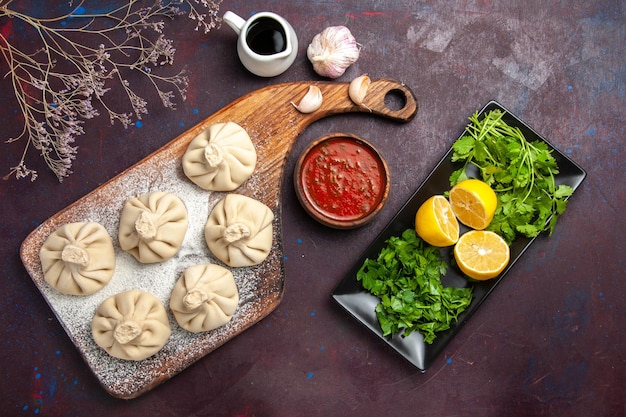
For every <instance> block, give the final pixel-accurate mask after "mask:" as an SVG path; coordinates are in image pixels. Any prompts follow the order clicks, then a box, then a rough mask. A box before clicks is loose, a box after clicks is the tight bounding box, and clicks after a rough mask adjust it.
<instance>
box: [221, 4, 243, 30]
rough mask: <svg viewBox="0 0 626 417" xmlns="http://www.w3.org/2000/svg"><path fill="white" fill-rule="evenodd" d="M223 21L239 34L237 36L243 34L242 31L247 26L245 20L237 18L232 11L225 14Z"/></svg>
mask: <svg viewBox="0 0 626 417" xmlns="http://www.w3.org/2000/svg"><path fill="white" fill-rule="evenodd" d="M222 20H223V21H224V22H226V23H227V24H228V26H230V27H231V28H232V29H233V30H234V31H235V33H237V35H239V34H240V33H241V29H243V26H244V25H245V24H246V21H245V20H243V19H242V18H241V17H239V16H237V15H236V14H235V13H233V12H231V11H230V10H229V11H227V12H226V13H224V16H223V17H222Z"/></svg>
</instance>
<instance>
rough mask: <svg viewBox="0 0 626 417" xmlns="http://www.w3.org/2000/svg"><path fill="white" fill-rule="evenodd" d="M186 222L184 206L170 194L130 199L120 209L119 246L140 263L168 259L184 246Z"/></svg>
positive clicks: (149, 194)
mask: <svg viewBox="0 0 626 417" xmlns="http://www.w3.org/2000/svg"><path fill="white" fill-rule="evenodd" d="M188 222H189V220H188V217H187V208H186V207H185V203H183V201H182V200H181V199H180V198H178V197H177V196H175V195H174V194H172V193H165V192H161V191H155V192H152V193H148V194H144V195H142V196H140V197H134V198H131V199H129V200H128V201H127V202H126V204H125V205H124V208H123V209H122V215H121V218H120V228H119V236H118V238H119V242H120V247H121V248H122V249H123V250H125V251H127V252H129V253H130V254H131V255H133V256H134V257H135V258H136V259H137V260H138V261H139V262H142V263H155V262H161V261H165V260H168V259H170V258H171V257H172V256H174V255H175V254H176V253H177V252H178V250H179V249H180V247H181V245H182V244H183V239H184V238H185V233H187V226H188Z"/></svg>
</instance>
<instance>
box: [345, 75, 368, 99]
mask: <svg viewBox="0 0 626 417" xmlns="http://www.w3.org/2000/svg"><path fill="white" fill-rule="evenodd" d="M371 83H372V80H371V79H370V77H368V75H367V74H363V75H361V76H360V77H356V78H355V79H354V80H352V81H351V82H350V86H349V87H348V95H349V96H350V100H352V101H353V102H354V104H357V105H359V106H363V100H364V99H365V96H366V94H367V89H368V88H369V86H370V84H371ZM364 107H366V106H364Z"/></svg>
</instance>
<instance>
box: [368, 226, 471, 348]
mask: <svg viewBox="0 0 626 417" xmlns="http://www.w3.org/2000/svg"><path fill="white" fill-rule="evenodd" d="M447 268H448V266H447V264H446V262H445V261H444V260H442V259H441V254H440V252H439V250H438V249H437V248H435V247H433V246H430V245H428V244H427V243H426V242H424V241H423V240H421V239H420V238H419V237H418V236H417V234H416V233H415V230H413V229H407V230H405V231H404V232H403V233H402V237H397V236H393V237H391V238H389V239H388V240H387V242H386V246H385V247H384V248H383V249H382V250H381V251H380V253H379V255H378V257H377V258H376V259H369V258H368V259H366V260H365V261H364V263H363V265H362V266H361V268H360V269H359V271H358V272H357V274H356V278H357V280H359V281H361V283H362V285H363V287H364V288H365V289H367V290H368V291H370V292H371V293H372V294H374V295H375V296H377V297H378V298H380V303H379V304H378V305H377V306H376V317H377V318H378V322H379V324H380V327H381V330H382V333H383V336H389V335H392V334H395V333H398V332H400V331H403V332H404V333H403V334H404V336H408V335H409V334H411V333H412V332H414V331H416V330H418V331H419V332H420V333H421V334H422V335H423V336H424V341H425V342H426V343H429V344H430V343H432V342H433V340H435V337H436V333H437V332H441V331H443V330H447V329H449V328H450V326H451V323H452V322H453V321H455V320H457V317H458V315H459V314H460V313H461V312H463V311H464V310H465V309H466V308H467V307H468V306H469V304H470V302H471V300H472V289H471V288H457V287H444V286H443V284H442V283H441V276H442V275H445V273H446V270H447Z"/></svg>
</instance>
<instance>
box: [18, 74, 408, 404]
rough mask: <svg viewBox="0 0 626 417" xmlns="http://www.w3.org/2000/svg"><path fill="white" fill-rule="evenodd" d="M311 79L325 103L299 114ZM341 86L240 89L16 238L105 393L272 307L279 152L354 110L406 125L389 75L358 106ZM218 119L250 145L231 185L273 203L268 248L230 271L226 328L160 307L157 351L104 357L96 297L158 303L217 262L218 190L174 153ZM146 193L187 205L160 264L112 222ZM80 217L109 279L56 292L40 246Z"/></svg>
mask: <svg viewBox="0 0 626 417" xmlns="http://www.w3.org/2000/svg"><path fill="white" fill-rule="evenodd" d="M310 85H317V86H318V87H319V88H320V89H321V90H322V94H323V98H324V101H323V104H322V107H321V108H320V109H319V110H317V111H315V112H314V113H309V114H302V113H300V112H299V111H297V110H296V109H295V108H294V106H293V105H292V104H291V103H292V102H294V103H298V102H299V101H300V99H301V98H302V97H303V96H304V95H305V94H306V92H307V91H308V88H309V86H310ZM348 86H349V84H348V83H339V82H315V81H312V82H294V83H286V84H277V85H273V86H269V87H266V88H263V89H260V90H257V91H254V92H252V93H250V94H247V95H245V96H243V97H241V98H240V99H238V100H236V101H234V102H233V103H231V104H229V105H228V106H226V107H224V108H223V109H221V110H219V111H218V112H216V113H215V114H213V115H212V116H210V117H208V118H206V119H205V120H203V121H202V122H201V123H199V124H197V125H196V126H194V127H193V128H191V129H189V130H188V131H186V132H185V133H183V134H182V135H180V136H179V137H177V138H176V139H174V140H172V141H171V142H169V143H168V144H166V145H165V146H163V147H162V148H160V149H158V150H157V151H155V152H154V153H153V154H151V155H149V156H148V157H146V158H145V159H143V160H141V161H140V162H138V163H137V164H135V165H133V166H132V167H130V168H128V169H127V170H125V171H124V172H122V173H120V174H119V175H118V176H116V177H115V178H113V179H111V180H110V181H108V182H107V183H105V184H103V185H102V186H100V187H99V188H97V189H96V190H94V191H92V192H91V193H89V194H87V195H86V196H84V197H83V198H81V199H79V200H78V201H76V202H75V203H73V204H71V205H70V206H68V207H67V208H65V209H63V210H61V211H60V212H59V213H57V214H55V215H54V216H52V217H51V218H50V219H48V220H46V221H45V222H44V223H42V224H41V225H40V226H39V227H37V229H35V230H34V231H33V232H32V233H31V234H30V235H29V236H28V237H27V238H26V239H25V240H24V242H23V244H22V247H21V257H22V261H23V263H24V266H25V267H26V269H27V271H28V273H29V274H30V276H31V278H32V280H33V282H34V283H35V285H36V286H37V288H38V289H39V290H40V291H41V293H42V295H43V296H44V298H45V300H46V301H47V302H48V304H49V305H50V307H51V309H52V311H53V312H54V314H55V315H56V317H57V318H58V319H59V322H60V323H61V325H62V326H63V328H64V329H65V331H66V332H67V334H68V336H69V337H70V339H71V340H72V341H73V343H74V344H75V345H76V347H77V348H78V350H79V351H80V353H81V355H82V356H83V358H84V360H85V362H86V363H87V365H88V366H89V367H90V369H91V370H92V371H93V373H94V374H95V376H96V378H97V379H98V381H99V382H100V384H101V385H102V386H103V387H104V389H105V390H106V391H107V392H109V393H110V394H111V395H113V396H115V397H119V398H125V399H130V398H134V397H137V396H139V395H140V394H142V393H144V392H146V391H148V390H150V389H152V388H153V387H155V386H156V385H158V384H159V383H161V382H163V381H165V380H167V379H169V378H170V377H172V376H173V375H175V374H177V373H178V372H180V371H182V370H183V369H185V368H186V367H187V366H189V365H190V364H192V363H194V362H195V361H197V360H198V359H200V358H202V357H203V356H205V355H206V354H208V353H209V352H211V351H213V350H214V349H216V348H217V347H219V346H221V345H222V344H224V343H225V342H227V341H228V340H230V339H232V338H233V337H235V336H237V335H238V334H240V333H241V332H243V331H244V330H246V329H247V328H249V327H250V326H252V325H253V324H255V323H257V322H258V321H259V320H261V319H262V318H264V317H266V316H267V315H268V314H269V313H270V312H272V311H273V310H274V309H275V308H276V307H277V306H278V304H279V303H280V301H281V299H282V296H283V290H284V280H285V277H284V265H283V248H282V223H281V216H280V213H281V210H280V190H281V182H282V178H283V169H284V166H285V162H286V159H287V155H288V154H289V151H290V150H291V148H292V145H293V144H294V142H295V140H296V138H297V137H298V135H299V134H300V133H301V132H302V131H303V130H304V129H306V127H307V126H309V125H310V124H311V123H313V122H314V121H316V120H319V119H321V118H323V117H327V116H331V115H333V114H339V113H349V112H363V113H369V114H372V115H377V116H382V117H385V118H389V119H393V120H396V121H398V122H408V121H410V120H411V119H412V118H413V117H414V116H415V114H416V112H417V109H418V105H417V101H416V99H415V96H414V94H413V93H412V91H411V90H410V89H409V88H408V87H407V86H405V85H404V84H402V83H400V82H397V81H394V80H390V79H379V80H373V81H372V84H371V85H370V88H369V90H368V92H367V95H366V97H365V100H364V103H363V105H362V106H357V105H355V104H354V103H353V102H352V101H351V100H350V98H349V96H348ZM391 98H393V100H390V99H391ZM386 102H387V103H393V106H392V105H388V104H386ZM223 122H235V123H237V124H239V125H240V126H242V127H243V128H244V129H245V130H246V131H247V132H248V134H249V135H250V137H251V138H252V141H253V143H254V145H255V148H256V151H257V166H256V168H255V171H254V173H253V175H252V176H251V177H250V178H249V179H248V180H247V181H246V182H245V183H244V184H242V185H241V186H240V187H239V188H238V189H236V190H235V191H233V192H234V193H239V194H244V195H247V196H249V197H252V198H255V199H257V200H259V201H261V202H263V203H264V204H266V205H267V206H268V207H270V208H271V209H272V210H273V212H274V214H275V220H274V224H273V228H274V242H273V247H272V251H271V253H270V255H269V256H268V258H267V259H266V260H265V261H264V262H263V263H261V264H260V265H257V266H254V267H247V268H231V270H232V271H233V275H234V276H235V280H236V283H237V286H238V288H239V293H240V302H239V306H238V310H237V313H236V314H235V316H234V317H233V319H232V320H231V321H230V322H229V323H228V324H227V325H224V326H222V327H221V328H219V329H216V330H213V331H210V332H205V333H201V334H191V333H188V332H186V331H185V330H183V329H182V328H180V327H179V326H178V325H177V324H176V322H175V320H174V319H173V316H172V314H171V312H169V308H168V314H169V316H170V324H171V326H172V336H171V337H170V340H169V341H168V343H167V344H166V345H165V346H164V348H163V349H162V350H161V351H160V352H159V353H157V354H155V355H154V356H152V357H150V358H148V359H145V360H143V361H138V362H135V361H124V360H120V359H116V358H113V357H111V356H109V355H108V354H107V353H106V352H104V350H102V349H101V348H100V347H98V346H97V345H96V344H95V342H94V341H93V338H92V336H91V319H92V317H93V315H94V313H95V310H96V308H97V306H98V305H99V304H100V303H101V302H102V301H103V300H104V299H106V298H108V297H110V296H112V295H114V294H116V293H118V292H121V291H125V290H128V289H141V290H144V291H147V292H150V293H152V294H154V295H155V296H157V297H158V298H159V299H160V300H161V301H162V302H163V304H164V305H165V306H166V308H167V307H168V306H169V296H170V292H171V289H172V287H173V286H174V283H175V282H176V280H177V279H178V277H179V276H180V274H181V273H182V271H183V270H184V269H185V268H186V267H188V266H191V265H193V264H198V263H209V262H212V263H217V262H218V261H216V260H215V259H214V258H213V256H212V255H211V254H210V252H209V251H208V248H207V247H206V243H205V242H204V236H203V229H204V224H205V222H206V218H207V216H208V213H209V212H210V210H211V208H212V207H213V206H214V205H215V203H217V202H218V201H219V200H221V199H222V198H223V197H224V196H225V193H221V192H209V191H205V190H201V189H199V188H198V187H197V186H195V185H194V184H192V183H191V181H189V180H188V179H187V178H186V177H185V175H184V173H183V172H182V167H181V158H182V155H183V154H184V152H185V150H186V148H187V145H188V144H189V142H191V140H192V139H193V138H195V137H196V136H197V135H198V134H199V133H200V132H202V131H203V130H204V129H206V128H207V127H209V126H210V125H212V124H215V123H223ZM151 191H167V192H172V193H174V194H176V195H178V196H179V197H180V198H181V199H182V200H183V201H184V202H185V204H186V205H187V208H188V211H189V223H190V226H189V230H188V232H187V235H186V237H185V241H184V243H183V247H182V248H181V250H180V252H179V254H178V255H177V256H175V257H174V258H172V259H170V260H168V261H166V262H163V263H160V264H154V265H143V264H139V263H138V262H136V261H134V259H133V258H132V257H130V255H128V254H127V253H125V252H124V251H122V250H121V249H120V248H119V243H118V241H117V229H118V226H119V216H120V213H121V210H122V207H123V205H124V203H125V202H126V200H127V199H129V198H131V197H136V196H139V195H142V194H144V193H147V192H151ZM85 221H95V222H98V223H100V224H102V225H103V226H105V228H106V229H107V231H108V232H109V233H110V235H111V237H112V238H113V242H114V246H115V250H116V263H117V264H116V272H115V275H114V276H113V278H112V280H111V282H110V283H109V284H108V285H107V286H106V287H104V288H103V289H102V290H100V291H98V292H97V293H95V294H93V295H90V296H86V297H77V296H68V295H63V294H60V293H58V292H57V291H56V290H54V289H53V288H51V287H50V286H49V285H48V284H47V283H46V282H45V280H44V278H43V272H42V268H41V264H40V261H39V249H40V248H41V246H42V244H43V242H44V241H45V239H46V238H47V237H48V235H49V234H50V233H52V232H53V231H54V230H56V229H57V228H58V227H60V226H61V225H63V224H65V223H70V222H85Z"/></svg>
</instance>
